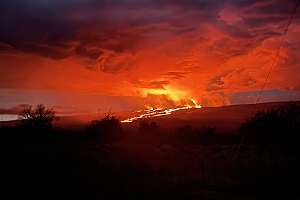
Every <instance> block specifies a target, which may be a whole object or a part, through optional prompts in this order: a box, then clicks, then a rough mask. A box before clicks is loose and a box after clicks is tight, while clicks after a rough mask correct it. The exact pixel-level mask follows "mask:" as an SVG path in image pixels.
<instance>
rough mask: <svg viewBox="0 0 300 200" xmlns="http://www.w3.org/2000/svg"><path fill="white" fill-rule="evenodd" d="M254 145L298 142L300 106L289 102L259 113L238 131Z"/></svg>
mask: <svg viewBox="0 0 300 200" xmlns="http://www.w3.org/2000/svg"><path fill="white" fill-rule="evenodd" d="M238 131H239V133H240V134H242V135H247V137H248V138H249V140H251V141H252V142H254V143H291V142H298V140H299V139H300V138H299V135H300V106H297V105H296V104H295V103H292V102H289V103H285V104H283V105H279V106H277V107H275V108H271V109H269V110H266V111H258V112H256V113H255V114H254V116H253V117H251V118H249V119H248V120H247V121H246V122H245V123H242V124H241V125H240V127H239V129H238Z"/></svg>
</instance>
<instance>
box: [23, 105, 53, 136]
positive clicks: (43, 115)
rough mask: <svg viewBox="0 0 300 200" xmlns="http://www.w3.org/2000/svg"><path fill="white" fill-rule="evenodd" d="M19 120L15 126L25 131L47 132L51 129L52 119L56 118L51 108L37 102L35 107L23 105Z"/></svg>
mask: <svg viewBox="0 0 300 200" xmlns="http://www.w3.org/2000/svg"><path fill="white" fill-rule="evenodd" d="M20 116H21V117H20V119H21V122H20V123H19V124H17V128H18V129H19V130H21V131H25V132H31V133H32V132H48V131H51V130H52V129H53V120H57V119H58V117H56V116H55V112H54V111H53V109H52V108H51V109H48V108H46V107H45V106H44V105H43V104H38V105H37V106H36V107H35V109H32V106H27V107H24V108H23V110H22V112H21V113H20Z"/></svg>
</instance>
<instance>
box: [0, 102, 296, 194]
mask: <svg viewBox="0 0 300 200" xmlns="http://www.w3.org/2000/svg"><path fill="white" fill-rule="evenodd" d="M24 113H27V114H26V115H24V116H23V119H22V120H21V122H20V123H19V124H18V125H17V126H15V127H7V126H3V127H1V128H0V145H1V146H0V148H1V149H0V152H1V153H0V156H1V157H0V159H1V172H0V173H1V182H2V185H4V186H2V189H1V193H2V195H3V196H6V195H8V196H9V198H10V199H13V198H14V197H19V198H22V199H57V198H60V199H61V198H67V199H72V198H76V199H299V198H300V194H299V189H300V188H299V186H300V170H299V166H300V162H299V156H300V155H299V152H300V151H299V150H300V147H299V145H300V142H299V134H300V132H299V119H300V109H299V106H297V105H296V104H293V103H287V104H285V105H283V106H280V107H276V108H271V109H269V110H267V111H260V112H258V113H256V114H255V115H254V116H253V117H252V118H250V119H248V120H247V121H246V122H245V123H243V124H241V126H240V129H239V131H240V134H239V135H218V134H216V128H217V125H216V127H209V126H204V127H192V126H190V125H184V126H181V127H177V128H176V129H175V130H174V131H172V132H164V131H162V130H161V128H160V126H159V125H158V124H156V123H155V122H152V121H148V120H142V121H141V122H140V124H139V127H137V130H136V131H135V132H133V131H131V132H128V131H126V130H124V129H123V127H122V124H121V123H120V121H119V120H118V118H116V117H114V116H105V117H103V118H100V119H96V120H94V121H92V122H90V124H88V125H87V128H86V130H84V131H72V130H61V129H58V128H53V126H52V121H53V120H55V119H56V117H55V113H54V111H53V110H51V109H46V108H45V107H44V106H43V105H38V106H37V107H36V108H35V109H32V108H25V109H24V111H23V114H24ZM274 123H276V124H275V125H274ZM273 125H274V126H276V128H274V126H273ZM281 127H284V128H281ZM243 136H244V141H243V144H242V145H241V146H239V145H240V144H239V143H240V141H241V139H242V137H243ZM272 136H274V138H272ZM239 147H240V148H239ZM238 149H239V153H238V154H236V153H237V150H238Z"/></svg>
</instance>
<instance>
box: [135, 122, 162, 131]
mask: <svg viewBox="0 0 300 200" xmlns="http://www.w3.org/2000/svg"><path fill="white" fill-rule="evenodd" d="M159 130H160V126H158V125H157V123H156V122H151V123H149V122H147V121H146V120H145V119H144V120H142V121H140V126H139V133H155V132H157V131H159Z"/></svg>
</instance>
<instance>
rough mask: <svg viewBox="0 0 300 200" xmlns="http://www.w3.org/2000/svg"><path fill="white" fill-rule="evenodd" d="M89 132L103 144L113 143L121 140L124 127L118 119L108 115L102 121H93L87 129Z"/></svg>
mask: <svg viewBox="0 0 300 200" xmlns="http://www.w3.org/2000/svg"><path fill="white" fill-rule="evenodd" d="M87 132H88V134H89V135H90V136H92V137H95V138H97V139H98V140H99V141H101V142H112V141H116V140H119V139H120V137H121V136H122V133H123V127H122V124H121V121H120V120H119V119H118V118H116V117H114V116H109V115H107V116H106V117H103V118H102V119H96V120H93V121H91V122H90V124H89V125H88V127H87Z"/></svg>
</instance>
